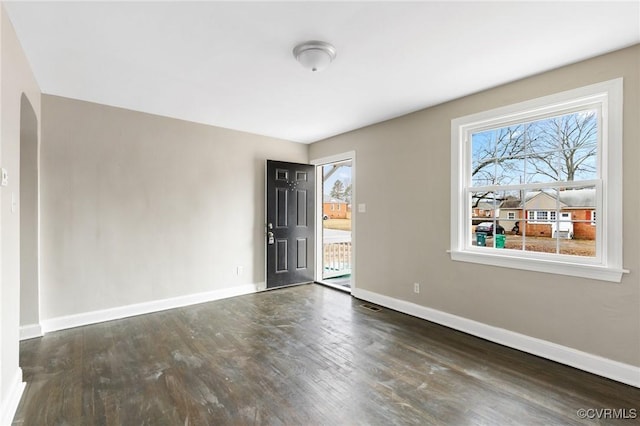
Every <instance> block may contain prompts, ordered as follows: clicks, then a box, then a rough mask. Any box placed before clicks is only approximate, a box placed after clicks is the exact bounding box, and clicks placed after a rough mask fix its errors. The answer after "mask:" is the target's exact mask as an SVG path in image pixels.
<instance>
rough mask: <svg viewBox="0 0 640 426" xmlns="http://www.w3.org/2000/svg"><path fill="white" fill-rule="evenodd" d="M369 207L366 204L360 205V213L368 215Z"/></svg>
mask: <svg viewBox="0 0 640 426" xmlns="http://www.w3.org/2000/svg"><path fill="white" fill-rule="evenodd" d="M366 211H367V205H366V204H365V203H361V204H358V213H366Z"/></svg>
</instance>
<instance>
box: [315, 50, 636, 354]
mask: <svg viewBox="0 0 640 426" xmlns="http://www.w3.org/2000/svg"><path fill="white" fill-rule="evenodd" d="M617 77H624V164H623V169H624V233H625V235H626V236H633V237H627V238H626V239H625V240H624V267H625V268H627V269H630V270H631V273H630V274H627V275H625V276H624V277H623V281H622V283H620V284H614V283H609V282H601V281H595V280H589V279H580V278H573V277H567V276H555V275H549V274H544V273H536V272H527V271H518V270H514V269H504V268H497V267H491V266H482V265H476V264H471V263H462V262H453V261H451V260H450V258H449V255H448V254H447V253H446V250H447V249H449V229H450V225H451V211H450V164H451V161H450V151H451V148H450V144H451V135H450V126H451V120H452V119H453V118H456V117H460V116H464V115H468V114H472V113H476V112H479V111H483V110H488V109H491V108H496V107H500V106H504V105H508V104H512V103H515V102H520V101H524V100H528V99H532V98H536V97H540V96H543V95H548V94H552V93H556V92H560V91H563V90H568V89H572V88H576V87H580V86H584V85H587V84H591V83H596V82H600V81H604V80H609V79H613V78H617ZM639 93H640V46H638V45H636V46H634V47H632V48H628V49H624V50H621V51H618V52H614V53H611V54H608V55H604V56H601V57H597V58H594V59H591V60H588V61H585V62H581V63H578V64H575V65H571V66H567V67H564V68H561V69H558V70H554V71H551V72H548V73H544V74H541V75H537V76H534V77H531V78H527V79H524V80H521V81H518V82H514V83H511V84H506V85H504V86H501V87H498V88H494V89H491V90H487V91H485V92H481V93H478V94H475V95H472V96H468V97H465V98H462V99H458V100H455V101H453V102H449V103H446V104H443V105H440V106H436V107H433V108H429V109H426V110H423V111H420V112H417V113H414V114H411V115H408V116H404V117H401V118H398V119H394V120H391V121H387V122H384V123H380V124H377V125H373V126H370V127H367V128H363V129H360V130H357V131H354V132H350V133H347V134H344V135H340V136H336V137H334V138H331V139H328V140H326V141H321V142H318V143H314V144H312V145H311V147H310V159H311V160H313V159H317V158H322V157H326V156H330V155H334V154H338V153H342V152H346V151H351V150H354V151H356V157H357V161H358V168H357V188H356V194H357V200H356V202H357V203H366V213H356V214H357V215H358V217H357V224H358V226H357V229H356V232H357V234H356V242H357V248H358V252H357V259H356V272H357V286H358V287H359V288H361V289H365V290H368V291H372V292H376V293H380V294H382V295H386V296H389V297H393V298H397V299H402V300H406V301H411V302H414V303H417V304H419V305H423V306H426V307H430V308H434V309H437V310H440V311H444V312H448V313H451V314H454V315H458V316H461V317H465V318H469V319H472V320H475V321H479V322H482V323H485V324H489V325H492V326H495V327H500V328H504V329H507V330H511V331H515V332H518V333H522V334H525V335H529V336H533V337H536V338H539V339H544V340H547V341H550V342H555V343H558V344H560V345H564V346H568V347H570V348H575V349H578V350H580V351H584V352H588V353H592V354H596V355H600V356H603V357H605V358H609V359H612V360H616V361H620V362H623V363H627V364H631V365H635V366H640V274H639V269H640V238H638V236H640V221H639V220H638V218H639V217H640V192H639V191H638V188H639V187H640V167H638V160H639V159H640V143H638V141H639V140H640V129H639V122H640V120H638V117H639V116H640V106H639V96H640V95H639ZM389 200H394V202H393V203H389ZM398 207H400V209H401V210H402V211H403V213H402V214H398V213H397V208H398ZM414 282H420V283H421V284H422V288H421V292H420V294H414V293H413V283H414Z"/></svg>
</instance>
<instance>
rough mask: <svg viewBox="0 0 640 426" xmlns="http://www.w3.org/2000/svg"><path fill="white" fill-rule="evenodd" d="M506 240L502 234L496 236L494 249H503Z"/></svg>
mask: <svg viewBox="0 0 640 426" xmlns="http://www.w3.org/2000/svg"><path fill="white" fill-rule="evenodd" d="M506 240H507V236H506V235H504V234H501V235H496V248H504V242H505V241H506Z"/></svg>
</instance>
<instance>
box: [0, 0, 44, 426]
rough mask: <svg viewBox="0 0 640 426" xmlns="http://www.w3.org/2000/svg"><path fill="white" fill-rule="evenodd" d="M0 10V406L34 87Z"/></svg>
mask: <svg viewBox="0 0 640 426" xmlns="http://www.w3.org/2000/svg"><path fill="white" fill-rule="evenodd" d="M0 15H1V16H0V26H1V28H0V62H1V64H0V80H1V82H0V98H1V101H0V112H1V114H0V117H1V119H0V164H1V165H2V167H3V168H5V169H6V170H7V171H8V173H9V186H6V187H2V188H1V189H0V250H1V252H0V407H6V405H5V404H7V403H8V398H9V391H10V390H11V387H12V386H13V385H14V384H15V382H14V380H15V378H16V375H18V374H20V370H19V367H18V349H19V348H18V339H19V334H18V329H19V324H20V322H19V321H20V309H19V306H20V258H19V253H20V219H19V218H20V205H19V203H16V206H15V209H14V211H12V210H11V199H12V194H13V197H14V199H15V200H16V201H18V200H19V197H20V120H21V118H20V110H21V97H22V95H23V93H24V94H26V97H27V98H28V100H29V102H30V103H31V105H32V106H33V110H34V111H35V114H36V118H37V120H38V121H39V118H40V89H39V87H38V85H37V83H36V81H35V79H34V77H33V74H32V72H31V68H30V66H29V63H28V62H27V60H26V58H25V56H24V52H23V51H22V47H21V46H20V43H19V42H18V40H17V37H16V34H15V31H14V29H13V27H12V25H11V22H10V21H9V19H8V17H7V14H6V12H5V10H4V6H1V5H0ZM33 303H37V301H33ZM5 414H6V413H2V412H0V422H1V421H2V420H3V419H2V418H1V417H2V416H3V415H5Z"/></svg>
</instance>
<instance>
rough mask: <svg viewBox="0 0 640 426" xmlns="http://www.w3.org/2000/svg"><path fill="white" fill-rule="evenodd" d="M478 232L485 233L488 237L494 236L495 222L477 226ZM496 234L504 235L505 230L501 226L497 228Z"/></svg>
mask: <svg viewBox="0 0 640 426" xmlns="http://www.w3.org/2000/svg"><path fill="white" fill-rule="evenodd" d="M476 232H483V233H485V234H487V236H491V235H493V222H482V223H481V224H479V225H478V226H476ZM496 234H504V228H503V227H502V226H500V225H497V226H496Z"/></svg>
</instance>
